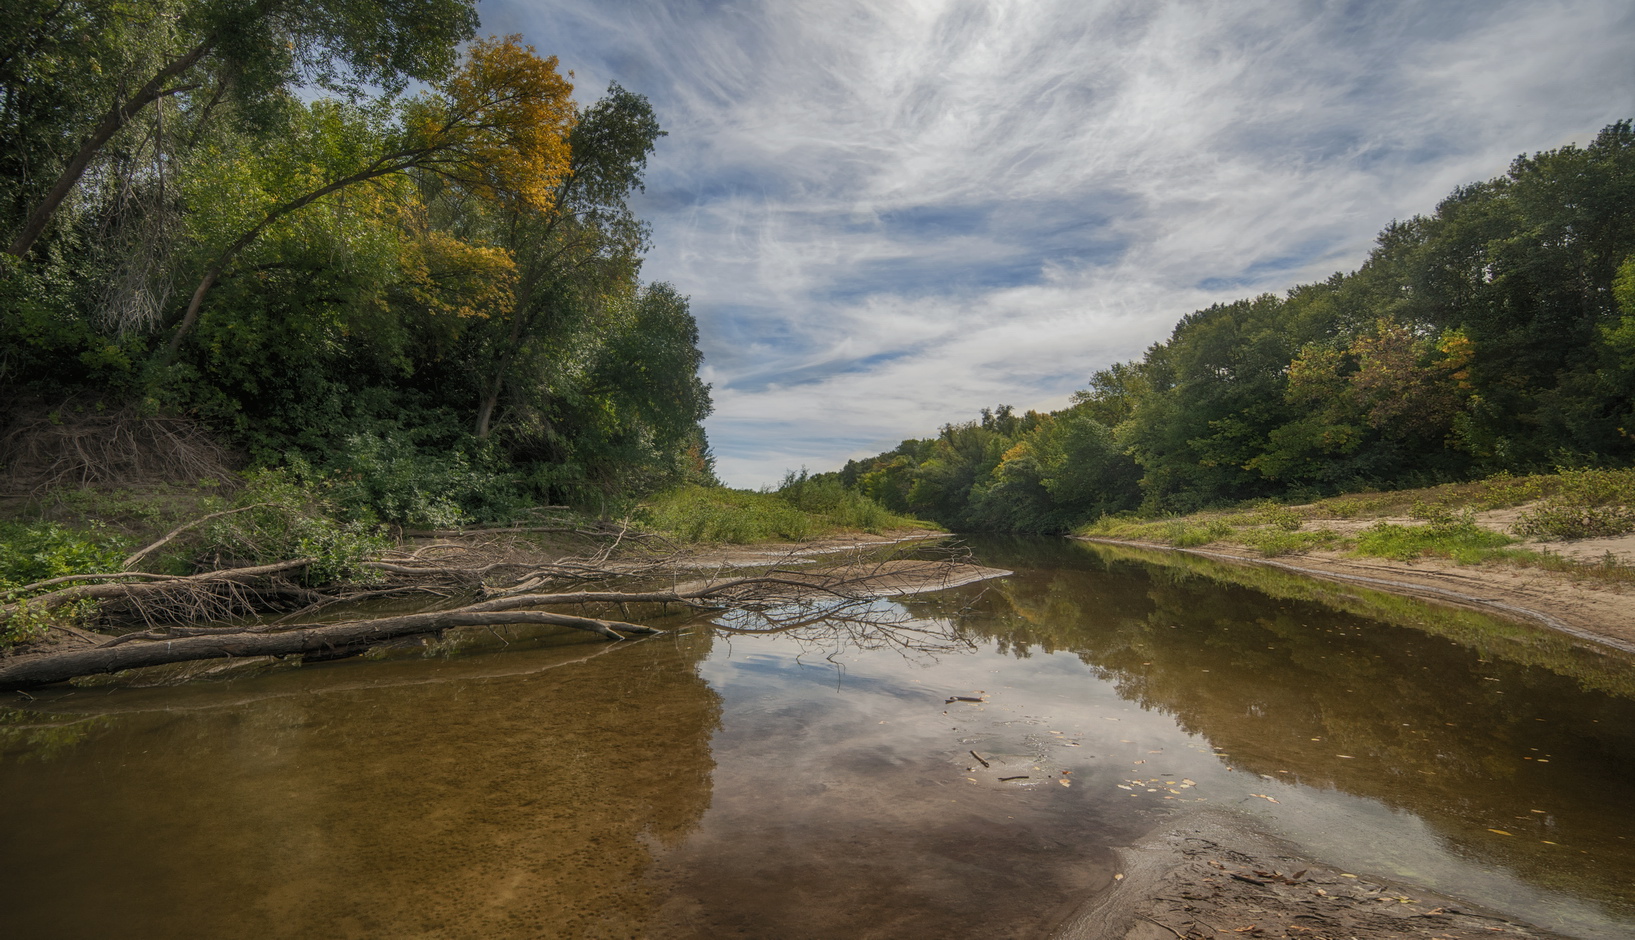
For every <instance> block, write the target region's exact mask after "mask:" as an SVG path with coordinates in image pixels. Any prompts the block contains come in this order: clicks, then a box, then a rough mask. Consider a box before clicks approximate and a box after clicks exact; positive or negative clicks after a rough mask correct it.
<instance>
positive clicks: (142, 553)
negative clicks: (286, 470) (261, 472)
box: [119, 503, 272, 571]
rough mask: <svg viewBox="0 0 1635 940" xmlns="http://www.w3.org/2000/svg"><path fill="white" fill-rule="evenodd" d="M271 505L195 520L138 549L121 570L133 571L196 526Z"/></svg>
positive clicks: (211, 515) (243, 507) (215, 514)
mask: <svg viewBox="0 0 1635 940" xmlns="http://www.w3.org/2000/svg"><path fill="white" fill-rule="evenodd" d="M271 505H272V503H256V504H255V505H253V506H241V507H239V508H238V509H223V510H222V511H221V512H213V513H211V514H209V515H208V516H200V517H199V518H197V519H194V520H193V521H192V522H188V523H185V524H183V525H179V526H177V527H176V528H174V529H171V530H170V532H169V534H167V535H166V536H165V537H164V538H162V539H160V540H159V541H157V542H154V543H153V544H151V545H148V546H147V547H146V548H142V549H138V550H137V551H136V552H134V553H132V554H131V556H130V557H129V558H126V559H125V560H124V561H123V562H120V565H119V570H121V571H129V570H131V567H132V566H134V565H135V564H136V563H137V562H139V561H141V560H142V559H143V558H144V557H146V556H148V555H151V554H153V553H154V552H155V551H157V550H159V549H160V548H162V547H164V545H165V544H166V543H168V542H169V541H170V540H171V539H173V538H175V537H176V536H178V535H181V534H182V533H183V532H186V531H187V530H188V529H191V528H193V527H194V526H197V525H203V524H204V523H206V522H209V521H210V520H211V519H220V518H221V517H222V516H231V515H233V514H234V513H240V512H249V511H250V510H252V509H261V508H263V507H266V506H271Z"/></svg>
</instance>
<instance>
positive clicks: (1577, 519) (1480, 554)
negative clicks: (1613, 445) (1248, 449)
mask: <svg viewBox="0 0 1635 940" xmlns="http://www.w3.org/2000/svg"><path fill="white" fill-rule="evenodd" d="M1516 507H1524V508H1523V509H1522V511H1521V512H1520V513H1519V514H1518V515H1517V518H1516V522H1515V524H1514V526H1513V529H1514V531H1515V532H1516V533H1517V534H1518V535H1521V536H1524V537H1529V538H1538V539H1545V540H1557V539H1579V538H1591V537H1597V536H1611V535H1622V534H1625V533H1629V532H1635V470H1564V471H1561V472H1558V473H1551V474H1535V475H1531V476H1512V475H1510V474H1503V473H1501V474H1498V475H1496V476H1492V477H1488V478H1487V479H1484V480H1477V481H1474V482H1470V483H1450V484H1445V485H1442V486H1434V487H1425V488H1421V489H1413V490H1399V491H1395V492H1383V493H1382V492H1364V493H1350V494H1346V495H1344V496H1335V497H1330V498H1328V499H1322V500H1317V501H1316V502H1313V503H1310V504H1306V505H1301V506H1288V505H1283V504H1280V503H1276V502H1274V501H1270V500H1262V501H1259V502H1254V503H1247V504H1244V505H1242V506H1239V507H1236V508H1233V509H1224V510H1216V511H1211V512H1201V513H1194V514H1192V515H1189V516H1179V517H1169V518H1160V519H1141V518H1137V517H1134V516H1129V515H1125V516H1112V517H1104V518H1102V519H1100V520H1098V521H1096V522H1095V523H1092V524H1091V525H1089V526H1085V527H1083V528H1081V529H1079V530H1078V534H1080V535H1087V536H1092V537H1101V538H1111V539H1121V540H1134V541H1148V542H1162V543H1166V544H1168V545H1171V546H1174V547H1176V548H1196V547H1199V546H1203V545H1211V544H1216V543H1220V544H1227V545H1237V546H1242V547H1245V548H1249V549H1252V550H1254V551H1256V552H1259V553H1260V554H1262V555H1265V556H1268V557H1271V556H1276V555H1286V554H1292V553H1298V552H1304V551H1310V550H1313V549H1329V550H1336V551H1349V552H1351V553H1353V554H1356V555H1364V556H1372V557H1378V558H1391V559H1396V560H1399V561H1405V560H1410V559H1414V558H1425V557H1440V558H1448V559H1451V560H1453V561H1454V562H1456V563H1458V564H1466V565H1468V564H1483V563H1500V564H1512V565H1522V566H1526V567H1533V568H1542V569H1546V570H1551V571H1559V572H1564V573H1569V574H1572V575H1573V576H1574V577H1576V578H1591V579H1595V580H1601V581H1609V582H1619V583H1629V582H1635V568H1632V567H1630V566H1628V565H1623V564H1620V563H1619V562H1618V560H1617V559H1616V558H1614V557H1612V556H1611V555H1608V556H1606V557H1604V558H1602V559H1601V560H1599V561H1597V562H1590V563H1585V562H1579V561H1574V560H1572V559H1568V558H1564V557H1562V556H1560V555H1557V554H1553V553H1551V552H1547V551H1537V550H1532V549H1527V548H1522V547H1519V546H1518V545H1517V543H1518V541H1519V539H1517V538H1514V537H1512V536H1510V535H1507V534H1505V533H1503V532H1498V531H1495V530H1493V529H1489V528H1485V527H1483V526H1482V525H1480V524H1479V523H1477V522H1476V519H1475V514H1476V513H1478V512H1484V511H1490V510H1496V509H1510V508H1516ZM1402 516H1407V517H1409V518H1410V519H1412V520H1414V521H1413V522H1410V523H1407V524H1404V523H1402V522H1400V521H1397V519H1398V518H1399V517H1402ZM1384 517H1390V518H1391V521H1384ZM1324 519H1343V520H1358V521H1364V522H1366V521H1367V520H1370V519H1378V520H1381V521H1379V522H1376V523H1375V524H1374V525H1373V526H1371V527H1370V528H1368V529H1366V530H1365V531H1363V532H1361V533H1358V534H1356V535H1354V536H1351V537H1345V536H1341V535H1340V534H1338V533H1335V532H1333V531H1330V530H1329V529H1325V528H1309V526H1312V525H1314V524H1319V525H1320V523H1319V522H1318V520H1324Z"/></svg>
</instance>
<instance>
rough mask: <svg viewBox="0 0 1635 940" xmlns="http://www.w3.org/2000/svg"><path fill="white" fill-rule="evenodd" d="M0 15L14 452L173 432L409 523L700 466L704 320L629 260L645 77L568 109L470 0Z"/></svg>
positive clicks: (0, 210) (240, 3) (556, 69)
mask: <svg viewBox="0 0 1635 940" xmlns="http://www.w3.org/2000/svg"><path fill="white" fill-rule="evenodd" d="M8 11H10V12H9V13H8V16H7V20H8V23H7V29H6V30H5V31H4V35H3V36H0V246H4V249H5V250H4V253H3V254H0V400H3V401H5V402H6V403H7V404H8V407H7V408H6V409H5V411H6V412H7V417H9V418H11V419H12V420H11V422H10V424H11V428H10V432H11V435H12V437H11V443H12V444H13V445H17V444H18V441H20V440H23V438H28V439H29V440H36V441H37V440H38V439H39V438H40V436H41V435H40V434H39V433H37V432H38V430H39V429H40V428H42V427H45V428H59V429H64V430H62V431H61V432H60V434H59V436H62V437H72V433H71V432H72V430H73V429H74V428H76V427H79V426H86V427H92V426H94V427H92V430H93V431H94V432H95V434H92V433H91V432H87V434H86V435H82V437H88V436H96V435H101V437H102V438H104V439H106V438H109V437H110V436H118V434H120V433H126V434H128V435H130V436H132V437H133V439H135V438H140V437H141V435H143V434H148V435H150V436H151V435H153V434H155V433H160V431H164V429H166V428H169V429H170V431H166V432H165V433H170V432H171V431H174V432H175V433H174V434H173V435H172V436H175V435H176V434H184V431H185V434H193V435H195V436H197V437H199V439H200V440H201V441H205V442H206V443H204V444H201V446H208V443H214V444H217V445H220V446H221V447H222V448H224V449H225V450H226V451H228V452H231V453H233V454H237V455H239V456H238V461H237V463H238V466H237V467H236V469H244V468H245V466H246V464H247V466H248V468H249V469H251V470H254V469H255V468H282V469H283V471H287V472H288V473H290V474H293V475H294V476H296V477H299V478H301V479H306V480H323V481H327V482H328V483H329V484H332V485H334V486H338V487H340V488H341V489H342V490H344V491H345V492H346V493H348V494H350V495H351V497H352V499H351V503H352V506H353V508H354V509H355V510H356V511H357V512H358V513H362V514H364V515H366V516H369V517H371V521H376V520H378V521H379V522H389V523H396V524H400V525H406V524H414V525H422V526H446V525H452V524H456V523H459V522H472V521H476V522H481V521H484V520H489V519H497V518H504V517H506V516H507V515H508V514H512V513H514V512H516V511H518V510H519V508H520V507H526V506H530V505H539V504H546V503H552V502H570V503H573V504H575V505H581V506H594V505H596V504H597V503H598V501H599V500H606V499H607V498H609V497H614V496H619V495H622V494H629V493H642V492H647V491H651V490H654V489H657V488H660V487H665V486H670V485H675V484H681V483H689V482H710V481H712V480H713V474H712V471H711V460H710V457H709V453H708V448H707V445H706V443H705V440H704V436H703V432H702V430H701V427H700V422H701V420H702V419H703V418H704V417H705V416H706V415H707V414H708V413H709V411H710V397H709V389H708V388H707V386H705V385H704V384H703V383H702V382H701V381H700V380H699V379H698V377H697V367H698V365H699V362H700V358H701V356H700V353H699V351H698V348H697V340H698V333H697V327H696V324H695V323H694V320H693V317H692V314H691V312H690V311H689V309H688V303H687V299H686V298H685V297H683V296H681V295H680V294H679V293H678V292H677V291H676V290H674V289H673V288H672V287H670V286H669V285H667V284H663V283H646V282H644V281H643V280H642V279H641V277H640V273H641V265H642V257H643V253H644V252H645V250H646V249H647V247H648V238H649V231H648V228H647V226H646V225H645V224H644V223H643V222H642V221H641V220H640V219H639V218H637V217H636V215H635V214H634V212H633V211H632V209H631V207H630V204H629V201H630V198H631V196H632V195H633V194H634V193H636V192H637V191H639V190H640V189H641V188H642V185H643V181H642V180H643V171H644V169H645V166H646V162H647V159H648V157H649V155H650V154H651V153H652V152H653V150H654V147H655V145H656V144H657V142H658V140H659V139H660V138H661V137H662V136H663V133H664V132H663V131H662V130H661V129H660V127H659V123H658V120H657V118H656V117H655V115H654V113H653V109H652V108H651V106H650V105H649V103H648V101H647V100H646V99H645V98H644V97H643V96H641V95H638V94H635V93H633V92H631V91H628V90H626V89H624V88H622V87H620V86H619V85H617V84H614V85H612V86H610V87H608V88H607V89H606V90H605V92H603V93H602V94H601V96H600V97H597V98H595V99H594V100H590V101H588V103H585V102H582V101H577V100H576V99H575V97H574V87H573V84H572V81H571V72H569V71H568V70H567V69H566V68H565V67H564V66H562V65H561V64H560V63H558V61H557V59H556V58H555V57H545V56H542V55H541V54H539V53H538V52H536V50H535V49H534V48H533V47H531V46H528V45H525V44H524V43H523V42H522V41H521V39H520V37H516V36H512V37H492V36H490V37H486V38H484V37H481V36H480V35H479V32H478V25H479V24H478V20H477V15H476V12H475V0H152V2H143V3H129V2H125V0H18V2H14V3H10V4H8ZM166 422H169V423H168V424H167V423H166ZM0 423H5V422H3V421H0ZM155 428H158V429H159V431H156V430H155ZM178 428H182V429H183V430H177V429H178ZM19 429H20V430H19ZM23 432H27V433H23ZM19 433H23V437H18V434H19ZM136 443H137V444H138V445H139V444H140V441H136ZM19 446H20V445H19ZM172 450H174V448H172ZM30 456H31V455H30V454H29V453H27V452H23V451H20V450H18V449H17V447H15V446H14V447H13V448H12V451H11V452H10V453H9V454H8V458H9V460H8V463H9V464H10V465H9V466H8V467H7V472H8V473H11V474H13V475H16V474H20V473H24V472H25V471H26V470H28V469H29V459H30ZM125 456H126V457H130V456H131V455H125ZM96 462H97V461H95V460H92V461H90V462H89V464H93V465H94V464H95V463H96ZM118 462H119V461H118V460H112V461H111V463H109V462H108V461H104V464H105V466H103V467H102V468H101V470H100V471H99V469H98V468H97V467H96V466H91V465H88V466H87V467H85V468H82V470H83V472H85V473H95V472H102V471H107V470H108V469H109V466H111V465H112V464H117V463H118ZM127 462H129V461H127ZM115 469H117V468H115ZM161 469H163V468H161ZM169 469H170V470H171V471H175V470H177V469H178V468H174V467H172V468H169ZM59 471H60V467H59ZM41 472H42V473H44V474H45V477H43V478H42V480H40V481H33V480H30V481H29V482H30V483H33V482H51V480H52V478H51V472H52V471H51V467H49V466H48V467H46V468H45V469H44V470H42V471H41ZM132 472H133V473H134V471H132ZM58 475H59V476H60V475H61V474H60V472H59V473H58ZM171 475H172V476H185V474H177V473H174V472H172V474H171ZM13 482H16V481H15V480H14V481H13ZM117 482H126V483H129V482H140V481H133V480H124V481H117ZM337 492H339V490H337Z"/></svg>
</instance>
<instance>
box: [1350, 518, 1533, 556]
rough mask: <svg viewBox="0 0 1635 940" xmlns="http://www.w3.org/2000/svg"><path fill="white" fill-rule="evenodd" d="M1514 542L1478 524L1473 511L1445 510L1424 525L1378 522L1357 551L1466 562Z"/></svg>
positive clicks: (1359, 537)
mask: <svg viewBox="0 0 1635 940" xmlns="http://www.w3.org/2000/svg"><path fill="white" fill-rule="evenodd" d="M1514 542H1515V539H1513V538H1511V537H1510V536H1508V535H1505V534H1504V533H1502V532H1495V531H1493V530H1492V529H1484V528H1482V527H1481V526H1479V525H1477V524H1476V521H1475V520H1474V519H1473V518H1471V516H1470V515H1469V514H1464V515H1459V516H1454V515H1452V514H1442V515H1438V516H1436V517H1435V518H1434V519H1433V521H1431V522H1428V523H1426V524H1424V525H1397V524H1395V523H1390V522H1380V523H1376V524H1375V525H1373V526H1371V527H1370V528H1369V529H1368V530H1367V531H1365V532H1363V533H1362V534H1361V535H1360V536H1358V537H1357V546H1356V552H1357V554H1359V555H1372V556H1374V557H1377V558H1394V559H1396V560H1398V561H1411V560H1413V559H1415V558H1419V557H1421V556H1424V555H1441V556H1445V557H1449V558H1452V559H1453V560H1454V561H1457V562H1458V563H1460V564H1462V565H1465V564H1474V563H1475V562H1478V561H1482V560H1484V559H1485V558H1487V557H1490V556H1491V555H1492V553H1493V550H1494V549H1500V548H1503V547H1505V546H1506V545H1510V544H1512V543H1514Z"/></svg>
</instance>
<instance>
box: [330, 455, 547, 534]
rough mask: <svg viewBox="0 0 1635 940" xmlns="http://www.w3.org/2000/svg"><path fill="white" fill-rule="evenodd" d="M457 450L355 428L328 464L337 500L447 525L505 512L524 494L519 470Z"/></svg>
mask: <svg viewBox="0 0 1635 940" xmlns="http://www.w3.org/2000/svg"><path fill="white" fill-rule="evenodd" d="M491 462H492V461H488V460H485V459H483V457H482V455H481V454H479V455H478V456H477V457H476V458H473V457H472V456H471V455H468V454H466V453H465V452H463V451H460V450H452V449H451V450H448V451H444V452H431V453H428V452H427V451H425V450H421V449H419V448H416V447H415V446H414V444H412V443H411V442H409V441H408V440H406V439H405V438H404V437H403V436H401V435H382V434H373V433H365V434H354V435H352V436H351V437H348V438H347V439H346V447H345V451H344V453H343V454H342V455H341V456H340V457H339V458H337V459H336V460H335V461H334V462H333V463H332V465H331V467H330V476H331V477H332V479H333V483H334V485H333V491H332V492H333V495H334V498H335V500H336V501H337V502H338V503H339V504H340V505H341V506H342V507H344V508H345V509H347V510H348V511H350V512H351V513H353V514H354V515H356V516H359V517H366V518H378V519H380V520H381V521H384V522H390V523H395V524H397V525H402V526H409V527H414V528H428V529H447V528H452V527H454V526H457V525H460V524H462V523H465V522H487V521H494V520H497V519H504V518H508V517H509V516H511V515H513V514H514V513H515V512H516V511H517V510H518V509H519V508H520V507H521V506H522V505H524V504H525V503H526V500H525V499H524V498H523V496H522V495H521V494H520V493H519V492H518V490H519V483H520V479H519V476H518V474H516V473H515V472H512V471H507V470H498V469H494V468H493V467H491V466H489V464H490V463H491Z"/></svg>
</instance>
